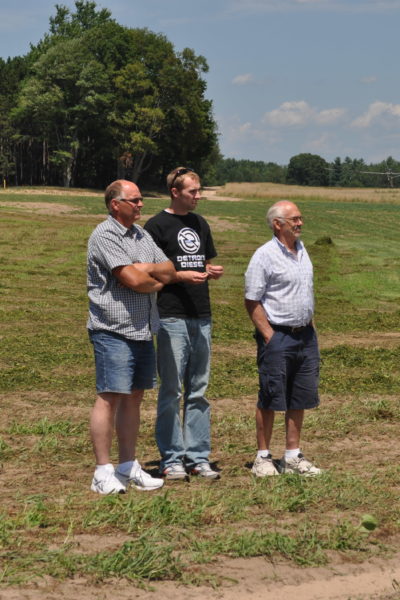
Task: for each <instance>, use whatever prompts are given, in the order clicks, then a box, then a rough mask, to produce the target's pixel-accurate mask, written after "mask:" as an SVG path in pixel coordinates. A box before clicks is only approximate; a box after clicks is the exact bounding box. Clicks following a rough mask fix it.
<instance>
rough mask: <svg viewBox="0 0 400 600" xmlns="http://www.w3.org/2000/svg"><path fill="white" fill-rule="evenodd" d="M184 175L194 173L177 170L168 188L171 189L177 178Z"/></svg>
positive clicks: (188, 170) (187, 170)
mask: <svg viewBox="0 0 400 600" xmlns="http://www.w3.org/2000/svg"><path fill="white" fill-rule="evenodd" d="M186 173H194V171H193V169H190V168H184V169H178V170H177V172H176V173H175V175H174V177H173V179H172V181H171V186H170V187H171V188H173V187H174V183H175V181H176V180H177V179H178V177H180V176H181V175H186Z"/></svg>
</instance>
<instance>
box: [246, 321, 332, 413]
mask: <svg viewBox="0 0 400 600" xmlns="http://www.w3.org/2000/svg"><path fill="white" fill-rule="evenodd" d="M255 337H256V341H257V364H258V372H259V385H260V387H259V393H258V407H259V408H264V409H270V410H277V411H286V410H288V409H298V410H304V409H308V408H314V407H316V406H318V404H319V397H318V384H319V366H320V356H319V349H318V341H317V335H316V333H315V330H314V328H313V327H312V326H311V325H310V326H308V327H306V328H305V329H304V330H303V331H301V332H298V333H283V332H282V331H275V333H274V335H273V336H272V338H271V339H270V341H269V342H268V344H266V343H265V341H264V339H263V338H262V336H261V335H260V334H259V333H258V332H256V335H255Z"/></svg>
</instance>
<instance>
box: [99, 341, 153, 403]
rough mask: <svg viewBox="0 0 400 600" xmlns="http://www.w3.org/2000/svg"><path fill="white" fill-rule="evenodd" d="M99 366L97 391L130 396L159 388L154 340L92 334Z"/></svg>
mask: <svg viewBox="0 0 400 600" xmlns="http://www.w3.org/2000/svg"><path fill="white" fill-rule="evenodd" d="M89 338H90V341H91V342H92V344H93V349H94V360H95V365H96V391H97V393H98V394H101V393H103V392H114V393H118V394H130V393H131V392H132V391H133V390H149V389H151V388H153V387H155V385H156V360H155V352H154V345H153V341H152V340H151V341H136V340H128V339H127V338H124V337H122V336H120V335H118V334H115V333H112V332H110V331H90V330H89Z"/></svg>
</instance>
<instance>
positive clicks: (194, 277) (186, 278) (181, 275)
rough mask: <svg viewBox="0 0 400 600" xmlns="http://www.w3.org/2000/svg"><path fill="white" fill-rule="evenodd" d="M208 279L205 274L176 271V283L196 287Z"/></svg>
mask: <svg viewBox="0 0 400 600" xmlns="http://www.w3.org/2000/svg"><path fill="white" fill-rule="evenodd" d="M207 279H208V274H207V273H200V272H199V271H177V272H176V281H177V283H191V284H193V285H198V284H199V283H204V282H205V281H207Z"/></svg>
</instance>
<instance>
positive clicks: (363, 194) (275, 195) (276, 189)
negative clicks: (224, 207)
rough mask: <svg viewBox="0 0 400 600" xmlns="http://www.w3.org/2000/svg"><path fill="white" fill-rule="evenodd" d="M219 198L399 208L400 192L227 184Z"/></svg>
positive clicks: (274, 184)
mask: <svg viewBox="0 0 400 600" xmlns="http://www.w3.org/2000/svg"><path fill="white" fill-rule="evenodd" d="M218 195H219V196H223V195H225V196H240V197H241V198H266V199H271V200H281V199H284V198H287V199H293V198H302V197H304V198H313V199H322V200H333V201H338V202H358V201H360V202H371V203H379V204H382V203H385V204H400V189H382V188H333V187H309V186H298V185H284V184H279V183H227V184H225V185H224V186H222V187H221V188H220V189H219V191H218Z"/></svg>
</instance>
